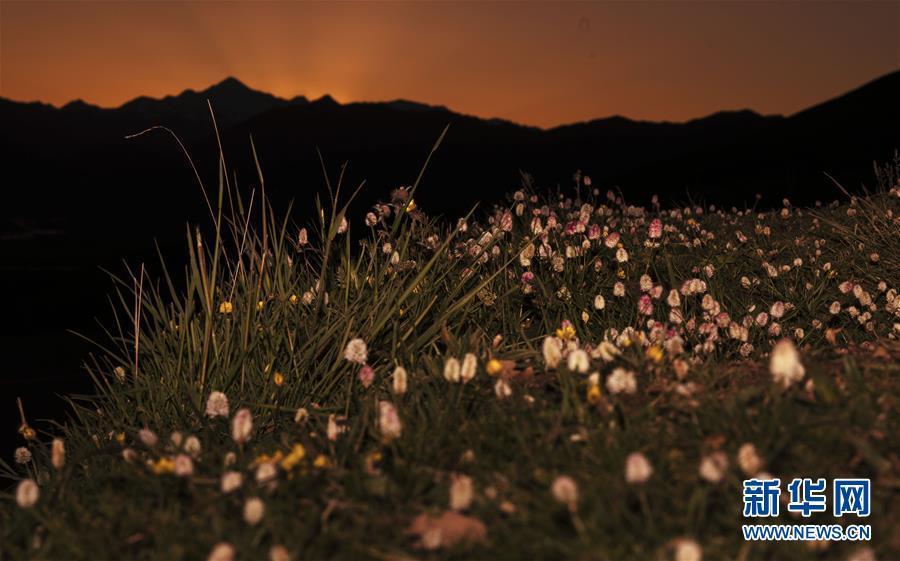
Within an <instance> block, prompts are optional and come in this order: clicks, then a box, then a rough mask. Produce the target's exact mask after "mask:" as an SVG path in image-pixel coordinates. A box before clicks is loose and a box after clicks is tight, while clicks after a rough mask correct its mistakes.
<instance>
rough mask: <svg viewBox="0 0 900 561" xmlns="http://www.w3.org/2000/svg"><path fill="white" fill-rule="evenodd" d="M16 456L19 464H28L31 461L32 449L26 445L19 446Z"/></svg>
mask: <svg viewBox="0 0 900 561" xmlns="http://www.w3.org/2000/svg"><path fill="white" fill-rule="evenodd" d="M15 456H16V463H17V464H27V463H28V462H30V461H31V450H29V449H28V448H25V447H24V446H19V447H18V448H16V453H15Z"/></svg>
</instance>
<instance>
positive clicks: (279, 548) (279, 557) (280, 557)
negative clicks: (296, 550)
mask: <svg viewBox="0 0 900 561" xmlns="http://www.w3.org/2000/svg"><path fill="white" fill-rule="evenodd" d="M269 561H291V554H290V553H288V550H287V548H286V547H284V546H283V545H273V546H272V547H270V548H269Z"/></svg>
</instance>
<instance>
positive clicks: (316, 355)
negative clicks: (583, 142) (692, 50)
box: [0, 160, 900, 561]
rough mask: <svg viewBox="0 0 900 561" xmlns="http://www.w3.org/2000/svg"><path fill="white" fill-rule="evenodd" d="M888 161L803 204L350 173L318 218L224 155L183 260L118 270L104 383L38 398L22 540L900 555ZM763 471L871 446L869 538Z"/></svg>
mask: <svg viewBox="0 0 900 561" xmlns="http://www.w3.org/2000/svg"><path fill="white" fill-rule="evenodd" d="M221 166H222V168H223V169H224V161H223V162H221ZM877 175H878V180H879V188H878V189H877V190H875V191H873V192H872V193H869V194H866V195H859V196H851V195H849V194H846V196H844V197H842V198H841V200H840V201H835V202H830V201H828V202H823V203H821V204H816V205H814V206H811V207H809V208H796V207H794V206H793V205H792V204H791V202H790V201H787V200H785V201H784V202H783V205H782V206H781V207H780V208H776V209H756V208H754V207H752V206H749V207H745V208H743V209H734V208H732V209H720V208H716V207H715V206H712V205H708V206H699V205H685V206H681V207H668V208H662V207H660V205H658V204H656V202H655V201H654V203H653V204H651V205H650V206H648V207H634V206H631V205H629V204H628V202H627V197H625V198H624V199H623V194H622V193H621V192H618V191H607V190H606V189H598V188H596V187H595V186H594V185H592V181H591V179H590V178H588V177H583V176H580V175H576V176H575V178H574V185H573V186H572V187H571V188H570V189H569V192H568V194H565V195H564V194H558V193H548V192H547V191H545V190H538V189H536V188H534V187H532V186H530V185H525V186H523V188H522V189H521V190H518V191H515V192H514V193H511V194H510V195H509V197H508V199H507V200H506V201H503V202H501V203H499V204H497V205H496V206H493V208H487V207H482V208H477V209H473V211H472V212H471V213H469V214H468V215H466V216H464V217H461V218H459V219H458V220H457V217H432V216H429V215H428V214H426V213H425V212H423V211H422V210H421V209H419V208H418V207H417V206H416V203H415V194H416V191H417V190H418V189H420V188H421V189H427V181H426V182H421V184H420V181H419V180H417V181H416V183H415V184H413V185H412V186H409V187H401V188H398V189H397V190H395V191H394V192H393V193H392V194H391V197H390V199H389V200H387V201H385V202H384V203H383V204H379V205H377V206H376V207H375V208H372V209H371V210H370V211H369V212H367V213H365V214H362V213H360V214H359V215H356V214H354V213H351V212H348V209H349V208H350V207H349V206H348V205H349V203H350V202H351V201H352V199H353V194H352V193H349V192H348V188H347V187H346V186H342V185H341V182H340V180H336V181H334V182H333V183H331V182H329V184H328V190H329V197H328V198H327V199H326V198H323V199H322V200H317V201H316V215H317V220H314V221H313V222H312V223H309V224H306V223H295V222H294V221H293V220H292V218H291V210H290V209H276V208H272V207H271V206H269V204H268V203H267V201H266V198H265V196H264V192H263V191H262V190H259V189H257V190H241V189H239V188H238V187H237V186H235V185H231V184H229V183H228V181H227V177H228V175H227V174H226V173H223V174H222V177H223V180H222V181H221V182H220V184H219V185H218V186H217V188H216V189H214V190H211V191H206V190H204V196H206V197H207V203H208V208H209V213H210V216H209V225H208V227H205V228H203V229H191V230H190V231H189V232H188V236H187V238H188V244H187V251H188V252H189V259H188V263H189V265H188V267H187V268H186V269H185V270H183V271H180V270H179V271H170V270H166V269H163V272H162V274H161V275H159V277H158V278H151V277H150V276H149V275H147V274H145V272H144V270H143V268H141V267H139V266H138V267H136V268H134V269H132V274H131V275H130V276H125V277H120V278H116V279H114V284H115V286H114V290H113V301H114V305H115V309H116V311H117V316H116V317H117V321H115V322H113V324H111V325H109V326H108V332H107V335H108V336H107V337H106V338H104V339H102V340H98V341H96V344H97V352H96V353H95V354H94V355H92V356H91V357H89V358H88V359H87V363H86V369H87V371H88V372H89V374H90V376H92V378H93V380H94V384H95V387H96V394H95V395H90V396H71V398H70V405H71V411H70V412H69V413H68V415H69V418H68V420H67V421H66V422H41V421H40V420H38V419H32V418H30V417H29V416H28V404H27V403H20V408H21V416H22V426H21V427H20V433H21V436H22V440H21V447H20V448H19V449H18V450H16V453H15V457H14V458H3V460H4V461H2V462H0V475H2V476H3V477H5V478H7V481H6V482H5V483H4V488H5V489H6V490H5V491H4V492H2V493H0V499H2V503H0V505H2V506H0V559H3V560H5V559H25V558H28V559H171V560H178V559H210V560H215V561H228V560H231V559H271V560H272V561H283V560H288V559H292V560H301V559H331V558H334V559H381V560H390V561H402V560H407V559H583V560H625V559H652V560H662V559H672V560H677V561H699V560H700V559H707V560H712V559H738V560H742V561H750V560H761V559H791V560H802V559H846V560H853V561H871V560H874V559H882V560H890V559H897V558H900V523H898V520H900V496H898V488H900V479H898V469H900V455H898V450H900V436H898V435H900V417H898V407H900V404H898V395H900V392H898V382H897V380H898V375H900V361H898V359H900V343H898V338H900V296H898V290H900V236H898V235H897V234H898V232H900V160H898V161H895V162H893V163H890V164H887V165H885V166H881V167H879V168H878V174H877ZM421 178H422V175H420V176H419V179H421ZM161 258H162V261H163V263H165V256H161ZM755 476H760V477H763V478H765V477H769V476H774V477H780V478H781V479H782V481H786V480H789V479H790V478H792V477H814V478H815V477H823V478H828V480H829V481H830V480H831V479H832V478H835V477H866V478H870V479H871V481H872V514H871V516H870V517H869V518H867V519H866V520H865V521H864V522H865V523H868V524H871V525H872V531H873V536H872V541H871V542H865V543H854V542H825V541H816V542H807V543H788V542H768V543H761V542H746V541H744V539H743V537H742V534H741V524H744V523H747V519H745V518H744V517H743V516H742V508H743V505H742V501H741V492H742V481H743V480H744V479H747V478H750V477H755ZM784 499H786V497H785V496H782V500H784ZM784 510H785V509H782V513H781V515H780V516H779V517H778V519H777V520H776V519H773V520H770V522H779V523H785V524H790V523H801V522H810V521H822V522H823V523H835V522H837V523H840V524H847V523H853V522H854V520H853V519H852V518H850V519H847V518H846V517H845V518H843V519H837V520H836V519H834V518H832V517H831V516H830V513H824V514H821V515H819V514H817V515H814V516H813V517H811V518H810V519H801V518H799V517H797V516H794V515H792V514H790V513H787V512H785V511H784ZM856 522H859V520H857V521H856Z"/></svg>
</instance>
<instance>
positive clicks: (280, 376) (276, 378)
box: [272, 372, 284, 388]
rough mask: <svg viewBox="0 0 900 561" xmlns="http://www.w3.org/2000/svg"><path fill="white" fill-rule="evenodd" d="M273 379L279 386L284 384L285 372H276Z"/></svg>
mask: <svg viewBox="0 0 900 561" xmlns="http://www.w3.org/2000/svg"><path fill="white" fill-rule="evenodd" d="M272 381H273V382H275V385H276V386H278V387H279V388H280V387H281V386H283V385H284V374H282V373H281V372H275V374H274V375H273V376H272Z"/></svg>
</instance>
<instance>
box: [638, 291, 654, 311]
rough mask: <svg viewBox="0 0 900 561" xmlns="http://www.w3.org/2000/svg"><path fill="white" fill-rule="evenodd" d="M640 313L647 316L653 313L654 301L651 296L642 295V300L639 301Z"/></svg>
mask: <svg viewBox="0 0 900 561" xmlns="http://www.w3.org/2000/svg"><path fill="white" fill-rule="evenodd" d="M638 311H639V312H640V313H642V314H643V315H645V316H649V315H650V314H652V313H653V300H651V299H650V296H648V295H646V294H643V295H641V299H640V300H638Z"/></svg>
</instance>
